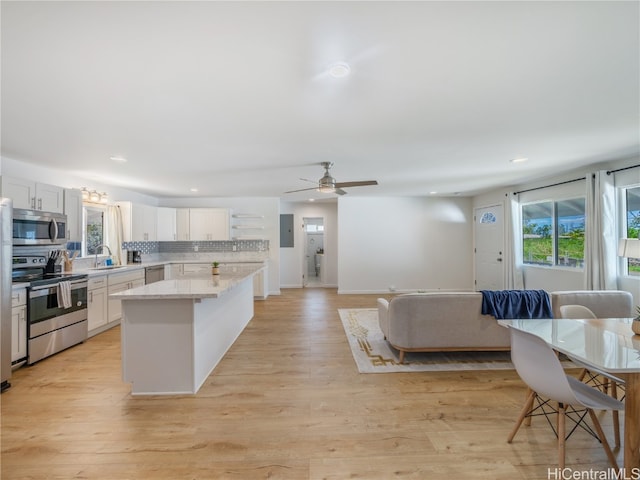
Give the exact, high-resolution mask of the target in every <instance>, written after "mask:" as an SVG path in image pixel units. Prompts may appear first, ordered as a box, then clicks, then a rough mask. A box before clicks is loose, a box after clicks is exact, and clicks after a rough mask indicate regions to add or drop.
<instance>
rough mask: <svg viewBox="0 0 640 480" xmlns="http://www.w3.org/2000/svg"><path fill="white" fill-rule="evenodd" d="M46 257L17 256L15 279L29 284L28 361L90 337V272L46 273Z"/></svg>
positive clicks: (48, 354) (30, 361)
mask: <svg viewBox="0 0 640 480" xmlns="http://www.w3.org/2000/svg"><path fill="white" fill-rule="evenodd" d="M45 265H46V261H45V257H43V256H38V255H31V256H18V257H16V256H14V257H13V282H28V286H27V363H28V364H32V363H35V362H37V361H38V360H42V359H43V358H46V357H48V356H50V355H53V354H54V353H58V352H59V351H61V350H64V349H66V348H69V347H71V346H73V345H76V344H78V343H81V342H83V341H84V340H86V339H87V283H88V282H87V275H78V274H64V273H45Z"/></svg>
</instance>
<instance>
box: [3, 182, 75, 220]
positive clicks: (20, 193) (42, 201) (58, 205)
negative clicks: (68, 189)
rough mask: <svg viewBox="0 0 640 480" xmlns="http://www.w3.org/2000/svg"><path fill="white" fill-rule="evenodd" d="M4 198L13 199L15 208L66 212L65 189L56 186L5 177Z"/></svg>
mask: <svg viewBox="0 0 640 480" xmlns="http://www.w3.org/2000/svg"><path fill="white" fill-rule="evenodd" d="M2 196H3V197H9V198H11V199H12V200H13V207H14V208H26V209H29V210H40V211H43V212H56V213H63V212H64V189H63V188H62V187H58V186H56V185H49V184H46V183H38V182H34V181H32V180H26V179H22V178H13V177H6V176H3V177H2Z"/></svg>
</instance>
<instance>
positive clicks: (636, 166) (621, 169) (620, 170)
mask: <svg viewBox="0 0 640 480" xmlns="http://www.w3.org/2000/svg"><path fill="white" fill-rule="evenodd" d="M638 167H640V163H639V164H638V165H631V166H630V167H624V168H618V169H616V170H607V175H611V174H612V173H616V172H622V171H623V170H631V169H632V168H638Z"/></svg>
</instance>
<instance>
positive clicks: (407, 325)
mask: <svg viewBox="0 0 640 480" xmlns="http://www.w3.org/2000/svg"><path fill="white" fill-rule="evenodd" d="M549 296H550V298H551V305H552V309H553V312H554V317H560V314H559V307H560V305H569V304H578V305H584V306H586V307H588V308H590V309H591V310H592V311H593V312H594V313H595V314H596V315H597V316H599V317H602V318H606V317H633V316H634V307H633V297H632V296H631V294H630V293H629V292H624V291H618V290H607V291H603V290H596V291H586V290H583V291H566V292H552V293H551V294H550V295H549ZM481 311H482V294H481V293H480V292H426V293H410V294H403V295H396V296H394V297H393V298H391V300H389V301H387V300H385V299H383V298H379V299H378V321H379V323H380V329H381V330H382V333H383V334H384V336H385V338H386V339H387V341H388V342H389V343H390V344H391V346H393V347H394V348H395V349H397V350H398V351H399V352H400V358H399V360H400V362H401V363H402V362H403V361H404V356H405V352H429V351H439V352H442V351H474V350H478V351H490V350H509V348H510V340H509V332H508V330H507V329H506V328H504V327H501V326H500V325H498V323H497V321H496V319H495V318H493V317H492V316H489V315H482V313H481Z"/></svg>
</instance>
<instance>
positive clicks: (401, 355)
mask: <svg viewBox="0 0 640 480" xmlns="http://www.w3.org/2000/svg"><path fill="white" fill-rule="evenodd" d="M398 351H399V352H400V358H399V359H398V361H399V362H400V363H404V350H398Z"/></svg>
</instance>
